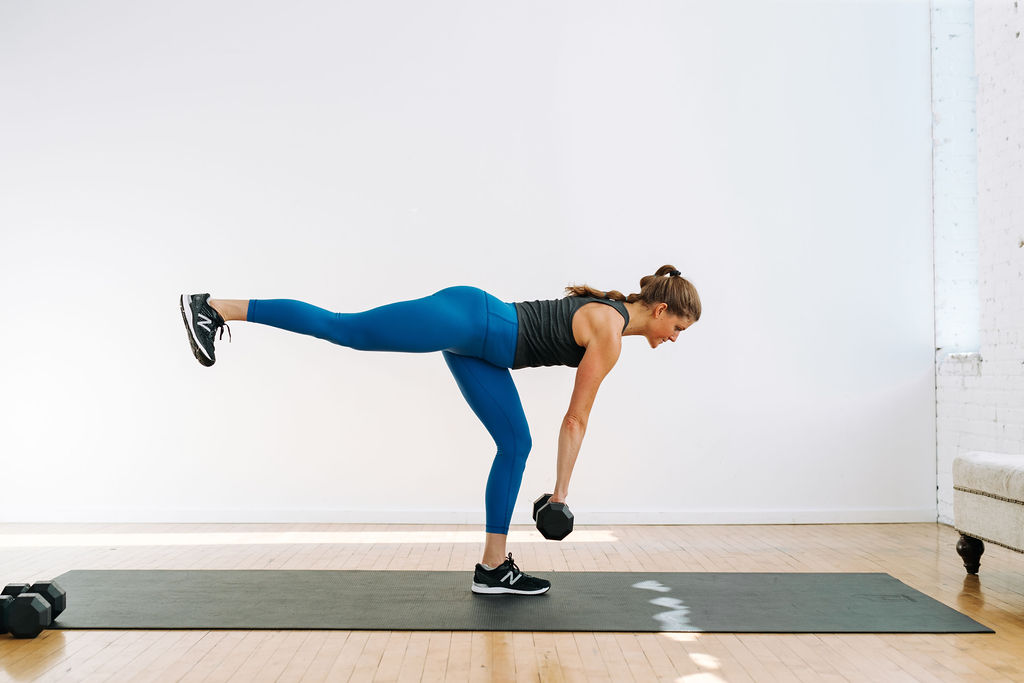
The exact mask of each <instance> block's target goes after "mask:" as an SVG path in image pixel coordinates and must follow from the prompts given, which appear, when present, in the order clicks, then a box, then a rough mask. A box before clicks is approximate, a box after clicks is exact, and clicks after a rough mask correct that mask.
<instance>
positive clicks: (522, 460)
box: [444, 351, 533, 567]
mask: <svg viewBox="0 0 1024 683" xmlns="http://www.w3.org/2000/svg"><path fill="white" fill-rule="evenodd" d="M444 359H445V362H446V363H448V368H449V369H450V370H451V372H452V375H453V376H454V377H455V381H456V383H457V384H458V385H459V389H460V390H461V391H462V395H463V396H464V397H465V399H466V402H467V403H469V407H470V408H471V409H472V410H473V412H474V413H475V414H476V416H477V417H478V418H480V421H481V422H483V424H484V427H485V428H486V429H487V432H488V433H489V434H490V435H491V438H493V439H494V443H495V444H496V445H497V447H498V452H497V454H496V455H495V456H494V462H493V463H492V464H491V472H490V475H489V476H488V478H487V489H486V493H485V497H484V500H485V502H486V507H487V528H486V531H487V540H486V545H485V549H484V557H483V559H482V562H483V563H484V564H487V565H490V566H492V567H496V566H498V565H499V564H501V563H502V562H503V561H504V560H505V538H506V536H507V535H508V527H509V523H510V522H511V521H512V510H513V508H514V507H515V504H516V498H517V497H518V496H519V486H520V484H522V482H523V470H525V469H526V458H527V456H528V455H529V454H530V449H531V448H532V446H533V441H532V439H531V438H530V426H529V424H528V423H527V422H526V414H525V413H524V412H523V405H522V403H521V402H520V400H519V392H518V391H517V390H516V385H515V383H514V382H513V381H512V373H510V372H509V371H508V369H507V368H502V367H498V366H497V365H493V364H491V363H488V362H487V361H485V360H483V359H480V358H473V357H469V356H460V355H458V354H455V353H451V352H448V351H446V352H445V353H444Z"/></svg>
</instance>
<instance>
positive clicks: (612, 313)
mask: <svg viewBox="0 0 1024 683" xmlns="http://www.w3.org/2000/svg"><path fill="white" fill-rule="evenodd" d="M572 336H573V338H574V339H575V340H576V343H577V344H579V345H580V346H583V347H587V346H590V344H592V343H594V342H595V341H597V342H598V343H612V342H614V341H619V340H621V337H622V314H621V313H619V312H618V311H617V310H616V309H615V308H613V307H612V306H609V305H608V304H602V303H599V302H597V301H591V302H590V303H588V304H583V305H582V306H580V309H579V310H578V311H576V315H575V316H573V319H572Z"/></svg>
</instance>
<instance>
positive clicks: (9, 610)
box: [0, 581, 67, 638]
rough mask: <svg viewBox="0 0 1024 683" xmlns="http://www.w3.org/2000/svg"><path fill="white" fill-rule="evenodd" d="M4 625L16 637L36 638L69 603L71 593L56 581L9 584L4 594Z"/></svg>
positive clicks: (1, 604)
mask: <svg viewBox="0 0 1024 683" xmlns="http://www.w3.org/2000/svg"><path fill="white" fill-rule="evenodd" d="M0 596H2V597H0V600H2V603H0V609H2V610H3V618H2V619H0V622H2V624H0V626H2V628H3V630H4V631H10V632H11V635H13V636H14V637H15V638H35V637H36V636H38V635H39V634H40V633H41V632H42V630H43V629H44V628H48V627H49V626H50V624H52V623H53V620H54V619H56V618H57V616H58V615H59V614H60V613H61V612H63V611H64V608H65V607H66V606H67V594H66V593H65V592H64V589H63V588H61V587H60V586H59V585H58V584H57V582H56V581H40V582H38V583H34V584H32V585H31V586H30V585H28V584H27V583H11V584H8V585H7V586H6V587H5V588H4V589H3V592H2V593H0Z"/></svg>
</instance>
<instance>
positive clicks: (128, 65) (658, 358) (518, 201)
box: [0, 0, 935, 524]
mask: <svg viewBox="0 0 1024 683" xmlns="http://www.w3.org/2000/svg"><path fill="white" fill-rule="evenodd" d="M0 92H2V93H4V95H3V98H4V104H3V106H2V107H0V149H2V150H3V154H2V156H0V188H3V190H2V193H0V230H2V233H0V234H2V250H0V259H2V262H0V266H2V269H0V285H2V288H3V289H2V291H3V293H4V296H3V297H0V319H2V320H3V321H4V330H5V333H4V334H3V335H2V341H0V344H2V348H0V377H2V378H3V385H4V389H3V391H2V392H0V420H2V424H0V450H2V452H3V454H4V458H5V462H8V463H9V464H8V467H7V468H6V469H7V471H8V473H11V472H12V471H17V472H21V471H29V472H33V471H36V472H38V471H44V472H46V473H47V475H48V476H47V477H46V478H45V479H44V480H43V481H44V483H43V484H41V487H40V488H39V489H36V488H32V487H27V486H17V487H7V488H6V489H5V491H4V495H3V496H0V517H2V519H5V520H8V521H46V520H61V521H71V520H74V521H84V520H202V521H220V520H253V521H258V520H323V521H331V520H344V521H368V522H369V521H397V522H466V523H473V524H477V523H482V520H483V514H482V509H483V490H484V481H485V478H486V475H487V471H488V468H489V466H490V461H491V456H492V453H493V446H492V444H491V443H490V441H489V438H488V437H487V435H486V433H485V432H484V430H483V428H482V427H481V426H480V425H479V424H478V423H477V422H476V420H475V418H474V417H473V415H472V414H471V413H470V411H469V409H468V408H467V407H466V406H465V405H464V403H463V400H462V398H461V396H460V395H459V393H458V390H457V388H456V387H455V385H454V382H453V381H452V380H451V378H450V377H449V376H448V374H447V370H446V368H445V366H444V363H443V361H442V359H441V357H440V356H439V355H431V356H412V355H409V356H406V355H399V354H369V353H359V352H355V351H351V350H348V349H343V348H340V347H335V346H332V345H330V344H328V343H326V342H323V341H320V340H316V339H311V338H300V337H297V336H294V335H290V334H287V333H284V332H281V331H279V330H274V329H271V328H267V327H263V326H259V325H246V324H244V323H238V324H236V325H234V326H233V333H234V338H235V339H236V340H237V341H234V342H233V343H231V344H228V343H227V341H226V339H225V341H224V342H222V343H221V344H220V346H219V351H218V353H219V361H218V363H217V365H216V366H214V367H213V368H212V369H205V368H202V367H200V366H199V365H198V364H197V363H196V362H195V360H194V359H193V358H192V356H191V354H190V352H189V350H188V344H187V342H186V339H185V333H184V330H183V329H182V325H181V322H180V318H179V315H178V311H177V295H178V293H179V292H181V291H211V292H213V293H215V295H217V296H222V297H255V298H271V297H293V298H299V299H305V300H308V301H310V302H312V303H315V304H318V305H321V306H324V307H327V308H331V309H334V310H345V311H353V310H360V309H364V308H367V307H371V306H374V305H378V304H382V303H386V302H389V301H393V300H396V299H401V298H410V297H414V296H420V295H423V294H427V293H430V292H432V291H435V290H436V289H439V288H441V287H443V286H446V285H450V284H471V285H476V286H480V287H483V288H485V289H488V290H489V291H491V292H493V293H494V294H496V295H497V296H499V297H501V298H503V299H505V300H507V301H515V300H522V299H533V298H545V297H557V296H559V295H560V291H561V288H562V287H564V286H565V285H566V284H567V283H568V282H582V281H587V282H589V283H591V284H593V285H595V286H598V287H602V288H619V289H622V290H623V291H635V290H636V283H637V281H638V280H639V278H640V277H641V276H643V275H645V274H648V273H650V272H651V271H653V269H654V268H656V267H657V266H660V265H661V264H663V263H666V262H667V263H674V264H675V265H677V266H678V267H679V268H680V269H681V270H683V271H684V273H685V274H686V275H687V276H688V277H690V278H691V279H692V280H693V281H694V282H695V283H696V284H697V286H698V287H699V288H700V291H701V295H702V298H703V302H704V307H705V314H704V318H703V319H702V320H701V322H700V323H699V324H698V325H696V326H694V327H693V328H692V329H691V330H690V331H688V332H686V333H684V334H683V335H682V337H681V339H680V341H679V342H678V343H677V344H676V345H674V346H671V345H670V346H669V347H662V348H659V349H658V350H657V351H651V350H650V349H649V348H647V346H646V344H645V343H644V341H643V340H642V339H641V338H628V339H627V340H626V343H625V344H624V346H625V349H624V352H623V355H622V359H621V361H620V363H619V366H618V367H617V368H616V369H615V371H614V372H613V373H612V375H611V376H610V377H609V378H608V380H606V383H605V386H603V387H602V390H601V395H600V396H599V398H598V402H597V404H596V406H595V408H594V412H593V415H592V419H591V425H590V430H589V432H588V434H587V437H586V442H585V444H584V446H583V451H582V454H581V456H580V459H579V463H578V465H577V469H576V473H575V474H574V477H573V483H572V490H571V495H570V499H569V500H570V503H571V504H572V506H573V509H574V511H575V512H576V514H577V517H578V519H579V521H580V522H581V523H587V522H590V523H608V522H789V521H806V522H826V521H898V520H926V519H934V512H935V500H934V473H935V458H934V453H935V435H934V425H935V387H934V375H933V373H934V356H933V347H934V336H933V333H934V329H933V314H932V311H933V279H932V278H933V275H932V241H931V223H930V211H931V177H930V162H931V159H930V154H931V152H930V149H931V148H930V144H931V140H930V95H929V8H928V5H927V3H925V2H923V0H922V1H920V2H899V3H877V2H876V3H862V2H814V3H811V2H803V3H778V2H764V1H763V0H747V1H744V2H729V3H726V2H722V3H705V2H686V3H684V2H674V1H673V2H669V1H666V2H640V3H618V2H573V3H549V2H524V3H515V4H511V5H510V4H500V5H499V4H485V3H477V2H468V1H467V2H433V3H429V4H425V3H417V2H411V1H401V2H376V3H369V2H365V3H352V2H348V3H330V2H321V1H316V2H312V1H311V2H300V3H288V4H284V3H242V2H223V3H213V4H211V3H198V2H181V3H173V4H157V5H150V4H140V3H131V2H117V1H114V0H107V1H105V2H96V3H88V4H81V3H71V2H65V3H57V2H54V3H46V4H38V3H17V4H15V3H8V4H5V5H4V6H2V8H0ZM409 332H410V334H415V330H410V331H409ZM515 377H516V381H517V384H518V386H519V389H520V393H521V395H522V398H523V402H524V405H525V408H526V413H527V416H528V418H529V419H530V421H531V425H532V428H533V434H534V443H535V450H534V453H533V454H532V455H531V458H530V462H529V465H528V467H527V472H526V476H525V479H524V485H523V489H522V492H521V495H520V506H519V509H518V510H517V518H516V520H515V521H516V522H525V521H528V514H527V513H528V505H527V503H528V501H530V500H532V498H533V497H535V496H536V495H537V494H538V493H540V492H542V491H545V490H549V489H550V488H551V485H552V483H553V474H554V455H555V445H556V435H557V427H558V423H559V420H560V418H561V416H562V414H563V412H564V410H565V407H566V405H567V402H568V396H569V391H570V389H571V386H572V379H573V373H572V371H571V370H570V369H567V368H556V369H538V370H523V371H519V372H517V373H515ZM18 463H23V464H21V465H18Z"/></svg>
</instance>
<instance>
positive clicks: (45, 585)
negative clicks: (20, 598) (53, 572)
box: [28, 581, 68, 619]
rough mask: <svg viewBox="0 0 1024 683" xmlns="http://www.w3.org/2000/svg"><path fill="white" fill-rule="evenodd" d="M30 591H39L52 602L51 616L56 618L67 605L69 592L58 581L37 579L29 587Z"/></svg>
mask: <svg viewBox="0 0 1024 683" xmlns="http://www.w3.org/2000/svg"><path fill="white" fill-rule="evenodd" d="M28 592H30V593H39V595H42V596H43V599H44V600H46V602H48V603H50V618H51V619H56V618H57V617H58V616H60V613H61V612H63V611H64V608H65V607H67V604H68V603H67V593H65V592H64V589H63V588H61V587H60V585H59V584H58V583H57V582H56V581H37V582H36V583H33V584H32V586H31V587H29V589H28Z"/></svg>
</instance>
